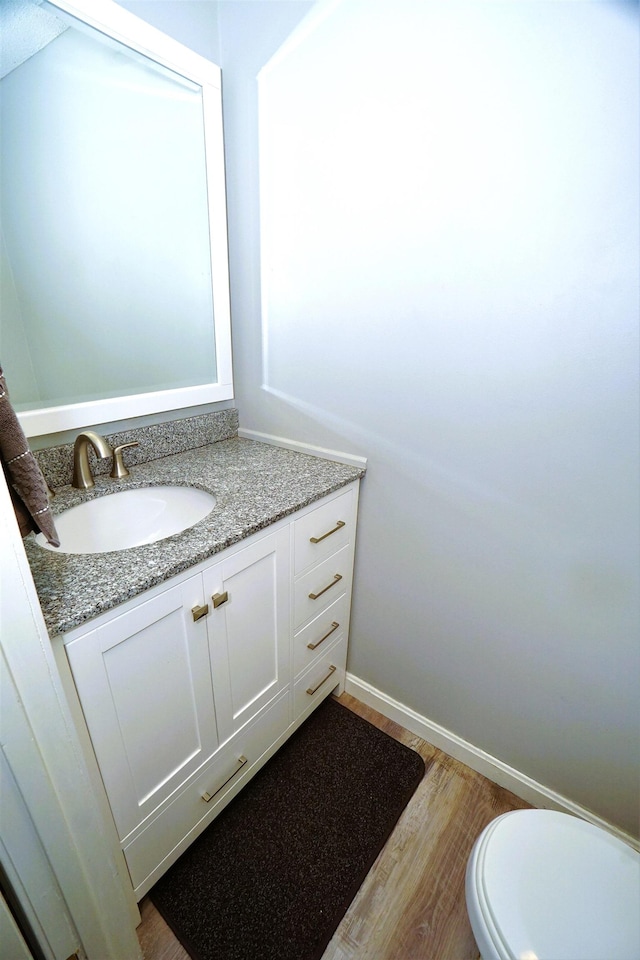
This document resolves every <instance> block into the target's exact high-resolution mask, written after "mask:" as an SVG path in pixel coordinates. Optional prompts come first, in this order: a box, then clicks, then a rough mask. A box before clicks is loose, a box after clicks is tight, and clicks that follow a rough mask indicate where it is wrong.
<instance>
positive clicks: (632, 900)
mask: <svg viewBox="0 0 640 960" xmlns="http://www.w3.org/2000/svg"><path fill="white" fill-rule="evenodd" d="M466 896H467V909H468V912H469V919H470V921H471V928H472V930H473V933H474V936H475V938H476V941H477V944H478V947H479V949H480V952H481V954H482V958H483V960H640V854H639V853H637V852H636V851H635V850H633V849H632V848H631V847H630V846H628V845H627V844H625V843H623V842H622V841H621V840H618V839H617V838H616V837H614V836H612V835H611V834H609V833H607V832H606V831H604V830H602V829H600V828H599V827H595V826H593V824H590V823H587V822H586V821H584V820H579V819H578V818H577V817H573V816H570V815H569V814H565V813H557V812H555V811H551V810H515V811H512V812H510V813H505V814H503V816H501V817H497V818H496V819H495V820H493V821H492V822H491V823H490V824H489V825H488V826H487V827H486V828H485V830H484V831H483V832H482V833H481V834H480V836H479V837H478V839H477V840H476V843H475V846H474V848H473V851H472V853H471V857H470V859H469V863H468V865H467V877H466Z"/></svg>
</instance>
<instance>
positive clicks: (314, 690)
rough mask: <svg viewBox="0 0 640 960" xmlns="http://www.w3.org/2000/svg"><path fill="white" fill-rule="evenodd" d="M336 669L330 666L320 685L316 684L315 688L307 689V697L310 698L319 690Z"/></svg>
mask: <svg viewBox="0 0 640 960" xmlns="http://www.w3.org/2000/svg"><path fill="white" fill-rule="evenodd" d="M337 669H338V668H337V667H334V665H333V664H331V666H330V667H329V673H328V674H327V675H326V677H324V679H323V680H321V681H320V683H316V685H315V687H309V688H308V689H307V693H308V694H309V696H310V697H312V696H313V695H314V693H315V692H316V691H317V690H319V689H320V687H321V686H322V684H323V683H326V682H327V680H328V679H329V677H330V676H331V674H332V673H335V672H336V670H337Z"/></svg>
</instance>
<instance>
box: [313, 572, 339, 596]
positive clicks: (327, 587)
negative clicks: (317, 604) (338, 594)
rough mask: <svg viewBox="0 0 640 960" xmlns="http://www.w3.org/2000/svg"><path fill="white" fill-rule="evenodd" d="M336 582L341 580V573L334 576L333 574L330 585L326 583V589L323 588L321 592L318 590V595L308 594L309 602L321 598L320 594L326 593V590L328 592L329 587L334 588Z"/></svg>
mask: <svg viewBox="0 0 640 960" xmlns="http://www.w3.org/2000/svg"><path fill="white" fill-rule="evenodd" d="M338 580H342V574H341V573H336V574H334V576H333V580H332V581H331V583H328V584H327V585H326V587H323V588H322V590H320V592H319V593H310V594H309V600H317V599H318V597H321V596H322V594H323V593H326V592H327V590H330V589H331V587H335V585H336V583H337V582H338Z"/></svg>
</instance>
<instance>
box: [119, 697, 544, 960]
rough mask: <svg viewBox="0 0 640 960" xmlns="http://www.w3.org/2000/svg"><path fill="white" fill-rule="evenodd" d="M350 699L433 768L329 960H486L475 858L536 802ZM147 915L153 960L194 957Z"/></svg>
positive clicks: (143, 928)
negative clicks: (470, 898) (475, 913)
mask: <svg viewBox="0 0 640 960" xmlns="http://www.w3.org/2000/svg"><path fill="white" fill-rule="evenodd" d="M340 702H341V703H343V704H345V706H347V707H349V708H350V709H351V710H353V711H354V713H357V714H359V715H360V716H361V717H364V718H365V719H366V720H369V721H370V722H371V723H373V724H375V726H377V727H379V728H380V729H381V730H384V731H385V732H386V733H388V734H390V736H392V737H395V738H396V739H397V740H400V741H401V742H402V743H405V744H406V745H407V746H410V747H412V748H413V749H414V750H416V751H417V752H418V753H419V754H420V755H421V756H422V757H423V758H424V760H425V762H426V764H427V766H428V769H427V773H426V775H425V777H424V779H423V780H422V782H421V783H420V785H419V787H418V789H417V790H416V792H415V794H414V795H413V797H412V799H411V801H410V803H409V804H408V806H407V807H406V809H405V811H404V813H403V814H402V817H401V818H400V820H399V821H398V824H397V826H396V828H395V830H394V832H393V834H392V835H391V837H390V838H389V840H388V841H387V843H386V845H385V847H384V849H383V850H382V852H381V853H380V855H379V857H378V859H377V860H376V862H375V864H374V866H373V867H372V869H371V870H370V872H369V874H368V876H367V878H366V880H365V882H364V883H363V885H362V887H361V888H360V890H359V892H358V894H357V896H356V898H355V899H354V900H353V902H352V904H351V906H350V908H349V910H348V911H347V913H346V914H345V916H344V918H343V919H342V922H341V924H340V926H339V927H338V929H337V930H336V932H335V934H334V936H333V939H332V940H331V942H330V944H329V946H328V947H327V949H326V951H325V953H324V955H323V960H477V958H478V957H479V953H478V948H477V946H476V944H475V941H474V939H473V934H472V933H471V928H470V926H469V921H468V919H467V909H466V904H465V896H464V875H465V869H466V864H467V860H468V857H469V854H470V852H471V848H472V846H473V843H474V841H475V839H476V837H477V836H478V834H479V833H480V832H481V831H482V829H483V828H484V826H485V825H486V824H487V823H489V822H490V821H491V820H493V819H494V818H495V817H497V816H499V814H501V813H505V812H506V811H507V810H515V809H518V808H521V807H528V806H529V804H527V803H525V802H524V800H520V799H519V798H518V797H516V796H514V794H512V793H509V791H507V790H504V789H502V787H498V786H496V784H494V783H492V782H491V781H490V780H487V779H486V778H485V777H482V776H481V775H480V774H479V773H475V772H474V771H473V770H470V769H469V767H466V766H465V765H464V764H462V763H460V762H458V761H457V760H453V759H452V758H451V757H449V756H447V755H446V754H444V753H443V752H442V751H441V750H438V749H436V748H435V747H432V746H431V745H430V744H429V743H426V742H425V741H424V740H421V739H420V738H419V737H416V736H414V735H413V734H412V733H409V732H408V731H407V730H404V729H403V728H402V727H400V726H399V725H398V724H397V723H394V722H393V721H392V720H387V718H386V717H383V716H382V715H381V714H379V713H377V712H376V711H375V710H372V709H371V708H369V707H367V706H365V705H364V704H362V703H360V702H359V701H358V700H355V699H354V698H353V697H351V696H349V695H348V694H343V695H342V697H340ZM140 912H141V914H142V923H141V924H140V926H139V927H138V938H139V940H140V945H141V947H142V950H143V953H144V956H145V960H189V957H188V954H187V953H186V952H185V951H184V950H183V948H182V947H181V946H180V944H179V943H178V941H177V940H176V939H175V937H174V936H173V934H172V933H171V931H170V930H169V928H168V927H167V925H166V924H165V922H164V920H163V919H162V917H160V915H159V914H158V912H157V910H156V909H155V907H154V906H153V904H152V903H151V901H150V900H148V899H147V898H145V899H144V900H143V901H142V903H141V904H140Z"/></svg>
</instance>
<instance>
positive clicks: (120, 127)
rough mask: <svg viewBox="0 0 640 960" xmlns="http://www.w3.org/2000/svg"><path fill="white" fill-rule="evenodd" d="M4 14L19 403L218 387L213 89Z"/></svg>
mask: <svg viewBox="0 0 640 960" xmlns="http://www.w3.org/2000/svg"><path fill="white" fill-rule="evenodd" d="M12 11H13V14H14V16H13V17H12V16H11V13H12ZM2 15H3V18H4V21H5V22H4V23H1V24H0V27H1V28H2V58H1V63H0V66H2V73H3V76H2V80H1V81H0V124H1V131H2V154H3V156H2V177H1V190H0V203H1V207H0V215H1V228H2V235H1V238H0V260H1V263H0V267H1V275H0V280H1V290H0V296H1V306H2V309H1V317H0V360H1V362H2V365H3V367H4V370H5V373H6V376H7V380H8V382H9V386H10V389H11V397H12V401H13V403H14V406H15V407H16V409H17V410H18V411H26V410H35V409H39V408H42V407H52V406H58V405H64V404H74V403H78V402H82V401H86V400H93V399H104V398H112V397H124V396H128V395H132V394H139V393H147V392H152V391H162V390H166V389H175V388H178V387H192V386H195V385H199V384H211V383H215V382H216V379H217V375H216V348H215V335H214V327H213V295H212V270H211V245H210V228H209V208H208V194H207V164H206V156H205V138H204V128H203V95H202V89H201V87H200V86H199V85H198V84H197V83H194V82H192V81H190V80H188V79H186V78H184V77H182V76H179V75H178V74H177V73H174V72H173V71H171V70H169V69H166V68H165V67H163V66H161V65H160V64H158V63H155V62H154V61H153V60H151V59H149V58H147V57H145V56H143V55H141V54H139V53H137V52H135V51H134V50H132V49H130V48H129V47H127V46H125V45H124V44H122V43H119V42H117V41H115V40H113V39H111V38H109V37H107V36H105V35H104V34H102V33H100V32H98V31H97V30H94V29H93V28H91V27H88V26H87V25H85V24H82V23H80V22H79V21H74V22H72V20H71V18H68V17H66V16H65V15H64V14H62V15H61V16H60V17H58V16H55V15H54V14H53V13H52V12H51V8H49V9H44V8H42V7H40V5H39V4H37V3H32V2H30V0H19V3H18V2H17V0H2ZM70 24H72V25H70Z"/></svg>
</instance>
